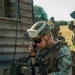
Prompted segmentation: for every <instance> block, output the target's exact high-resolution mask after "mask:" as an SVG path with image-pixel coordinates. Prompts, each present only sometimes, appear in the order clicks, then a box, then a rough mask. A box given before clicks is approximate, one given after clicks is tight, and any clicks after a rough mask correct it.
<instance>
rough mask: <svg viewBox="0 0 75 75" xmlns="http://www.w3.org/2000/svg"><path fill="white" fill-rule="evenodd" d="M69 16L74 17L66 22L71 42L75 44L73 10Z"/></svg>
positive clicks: (74, 15) (74, 16)
mask: <svg viewBox="0 0 75 75" xmlns="http://www.w3.org/2000/svg"><path fill="white" fill-rule="evenodd" d="M70 16H71V17H72V18H73V19H74V20H73V21H70V22H69V23H68V28H69V30H71V31H72V43H73V44H74V45H75V11H73V12H72V13H71V14H70Z"/></svg>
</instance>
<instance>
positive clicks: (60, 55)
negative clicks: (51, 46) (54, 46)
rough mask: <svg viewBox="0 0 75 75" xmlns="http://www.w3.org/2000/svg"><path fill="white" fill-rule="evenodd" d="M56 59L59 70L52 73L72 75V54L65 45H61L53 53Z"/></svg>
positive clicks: (55, 74)
mask: <svg viewBox="0 0 75 75" xmlns="http://www.w3.org/2000/svg"><path fill="white" fill-rule="evenodd" d="M55 57H56V59H57V60H58V68H59V72H53V74H54V75H72V56H71V52H70V50H69V48H68V47H67V46H64V45H63V46H62V47H61V48H60V50H59V51H58V52H57V53H56V55H55Z"/></svg>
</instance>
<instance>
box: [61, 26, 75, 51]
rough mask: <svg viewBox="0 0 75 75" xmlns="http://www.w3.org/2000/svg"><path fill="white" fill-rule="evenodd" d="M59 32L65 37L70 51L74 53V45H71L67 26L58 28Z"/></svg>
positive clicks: (70, 32)
mask: <svg viewBox="0 0 75 75" xmlns="http://www.w3.org/2000/svg"><path fill="white" fill-rule="evenodd" d="M60 32H62V35H63V36H64V37H65V40H66V42H67V43H68V46H69V47H70V49H71V50H73V51H75V45H73V44H72V31H71V30H69V29H68V26H60Z"/></svg>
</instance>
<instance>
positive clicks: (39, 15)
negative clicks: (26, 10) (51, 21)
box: [34, 5, 48, 22]
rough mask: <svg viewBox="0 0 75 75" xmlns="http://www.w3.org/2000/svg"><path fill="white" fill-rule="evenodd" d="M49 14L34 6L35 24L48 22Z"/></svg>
mask: <svg viewBox="0 0 75 75" xmlns="http://www.w3.org/2000/svg"><path fill="white" fill-rule="evenodd" d="M47 20H48V19H47V14H46V12H45V11H44V9H43V8H42V7H40V6H37V5H35V6H34V22H37V21H47Z"/></svg>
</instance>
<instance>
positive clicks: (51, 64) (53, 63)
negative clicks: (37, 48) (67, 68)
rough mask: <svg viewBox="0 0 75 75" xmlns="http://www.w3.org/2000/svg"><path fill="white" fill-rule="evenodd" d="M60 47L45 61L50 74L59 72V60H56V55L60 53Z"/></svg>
mask: <svg viewBox="0 0 75 75" xmlns="http://www.w3.org/2000/svg"><path fill="white" fill-rule="evenodd" d="M58 49H59V47H56V49H55V50H52V51H51V52H50V53H49V54H48V55H47V56H46V57H45V58H44V59H43V64H44V65H45V67H46V69H47V70H48V71H47V72H48V73H52V72H56V71H57V72H58V71H59V69H58V67H57V60H56V59H55V53H56V52H57V51H58Z"/></svg>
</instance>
